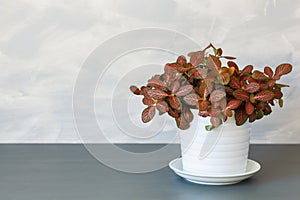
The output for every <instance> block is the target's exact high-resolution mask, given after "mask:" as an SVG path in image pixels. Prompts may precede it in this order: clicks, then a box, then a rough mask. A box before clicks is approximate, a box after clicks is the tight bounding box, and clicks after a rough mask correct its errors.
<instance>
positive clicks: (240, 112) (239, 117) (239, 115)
mask: <svg viewBox="0 0 300 200" xmlns="http://www.w3.org/2000/svg"><path fill="white" fill-rule="evenodd" d="M247 119H248V115H247V113H246V111H245V109H244V108H239V109H237V110H236V111H235V123H236V125H237V126H241V125H243V124H244V123H245V122H246V121H247Z"/></svg>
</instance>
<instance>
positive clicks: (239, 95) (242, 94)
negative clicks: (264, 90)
mask: <svg viewBox="0 0 300 200" xmlns="http://www.w3.org/2000/svg"><path fill="white" fill-rule="evenodd" d="M233 96H234V97H235V98H236V99H238V100H241V101H248V100H249V93H248V92H246V91H245V90H242V89H237V90H235V91H234V92H233Z"/></svg>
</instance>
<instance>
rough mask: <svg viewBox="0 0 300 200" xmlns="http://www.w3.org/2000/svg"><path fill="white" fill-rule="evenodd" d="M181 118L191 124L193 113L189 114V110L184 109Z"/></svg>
mask: <svg viewBox="0 0 300 200" xmlns="http://www.w3.org/2000/svg"><path fill="white" fill-rule="evenodd" d="M183 117H184V118H185V120H186V121H187V122H191V121H193V119H194V115H193V113H192V112H191V110H190V109H184V112H183Z"/></svg>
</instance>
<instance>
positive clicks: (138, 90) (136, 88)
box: [129, 85, 141, 95]
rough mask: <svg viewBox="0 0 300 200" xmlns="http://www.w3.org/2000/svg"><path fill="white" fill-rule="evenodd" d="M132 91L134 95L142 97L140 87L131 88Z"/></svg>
mask: <svg viewBox="0 0 300 200" xmlns="http://www.w3.org/2000/svg"><path fill="white" fill-rule="evenodd" d="M129 89H130V91H131V92H132V93H133V94H136V95H140V94H141V91H140V89H139V88H138V87H136V86H134V85H132V86H130V87H129Z"/></svg>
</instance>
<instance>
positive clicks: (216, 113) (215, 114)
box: [208, 108, 222, 117]
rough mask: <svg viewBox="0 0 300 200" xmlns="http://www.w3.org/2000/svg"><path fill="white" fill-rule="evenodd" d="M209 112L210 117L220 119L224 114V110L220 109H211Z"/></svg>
mask: <svg viewBox="0 0 300 200" xmlns="http://www.w3.org/2000/svg"><path fill="white" fill-rule="evenodd" d="M208 112H209V115H210V116H213V117H219V115H220V114H221V113H222V110H220V109H218V108H214V109H209V110H208Z"/></svg>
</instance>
